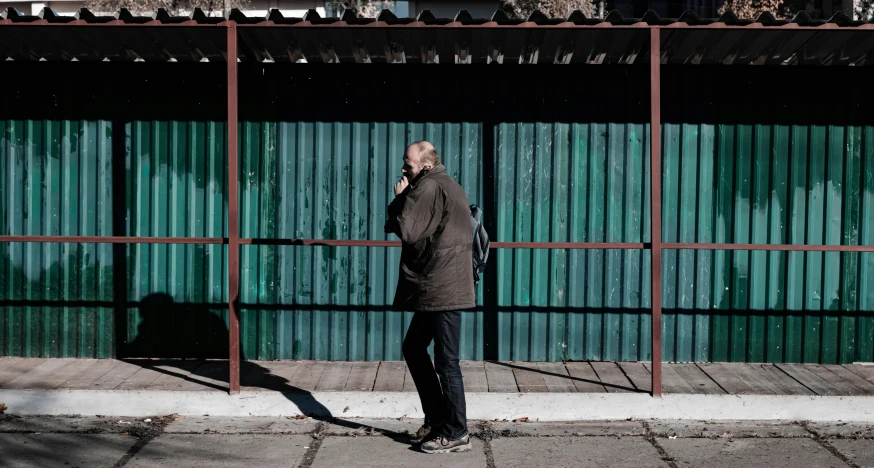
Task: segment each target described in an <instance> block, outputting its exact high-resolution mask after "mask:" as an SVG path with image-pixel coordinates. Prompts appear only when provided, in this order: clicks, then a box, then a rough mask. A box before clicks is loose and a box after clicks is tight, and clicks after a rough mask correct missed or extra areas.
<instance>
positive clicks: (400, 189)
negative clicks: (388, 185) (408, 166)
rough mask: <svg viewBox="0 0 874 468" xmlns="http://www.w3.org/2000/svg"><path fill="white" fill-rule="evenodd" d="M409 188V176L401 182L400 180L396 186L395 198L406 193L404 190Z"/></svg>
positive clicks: (404, 177) (402, 178)
mask: <svg viewBox="0 0 874 468" xmlns="http://www.w3.org/2000/svg"><path fill="white" fill-rule="evenodd" d="M409 186H410V181H409V180H407V176H403V177H401V180H399V181H398V183H396V184H395V196H398V195H400V194H402V193H404V190H406V189H407V187H409Z"/></svg>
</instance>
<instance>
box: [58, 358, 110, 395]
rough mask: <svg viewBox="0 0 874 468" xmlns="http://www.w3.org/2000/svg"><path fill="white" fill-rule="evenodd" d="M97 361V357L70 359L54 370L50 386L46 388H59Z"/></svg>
mask: <svg viewBox="0 0 874 468" xmlns="http://www.w3.org/2000/svg"><path fill="white" fill-rule="evenodd" d="M98 362H99V360H98V359H70V362H69V363H67V365H65V366H64V367H63V368H61V369H58V371H57V372H55V375H54V376H53V377H52V383H51V386H48V387H46V388H61V387H62V386H63V385H65V384H66V383H67V382H69V381H70V380H71V379H74V378H76V377H78V376H80V375H82V374H84V373H86V372H87V371H88V369H89V368H90V367H91V366H93V365H94V364H97V363H98Z"/></svg>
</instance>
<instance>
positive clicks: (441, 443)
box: [421, 434, 470, 453]
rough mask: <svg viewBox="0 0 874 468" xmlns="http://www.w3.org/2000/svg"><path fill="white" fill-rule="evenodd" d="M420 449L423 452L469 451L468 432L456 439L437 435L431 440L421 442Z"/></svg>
mask: <svg viewBox="0 0 874 468" xmlns="http://www.w3.org/2000/svg"><path fill="white" fill-rule="evenodd" d="M421 448H422V451H423V452H425V453H451V452H468V451H470V434H467V435H465V436H464V437H462V438H460V439H456V440H452V439H447V438H446V437H444V436H438V437H436V438H435V439H433V440H429V441H427V442H424V443H422V446H421Z"/></svg>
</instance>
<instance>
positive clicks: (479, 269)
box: [470, 205, 489, 286]
mask: <svg viewBox="0 0 874 468" xmlns="http://www.w3.org/2000/svg"><path fill="white" fill-rule="evenodd" d="M482 217H483V210H481V209H480V208H479V207H478V206H476V205H470V226H471V228H473V284H474V286H476V285H478V284H479V280H480V276H481V275H482V274H483V273H484V272H485V271H486V262H488V261H489V235H488V233H486V228H485V227H483V223H482Z"/></svg>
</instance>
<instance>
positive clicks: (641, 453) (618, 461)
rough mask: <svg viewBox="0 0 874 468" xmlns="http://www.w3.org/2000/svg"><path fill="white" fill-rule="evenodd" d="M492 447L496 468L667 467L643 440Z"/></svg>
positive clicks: (512, 442)
mask: <svg viewBox="0 0 874 468" xmlns="http://www.w3.org/2000/svg"><path fill="white" fill-rule="evenodd" d="M491 445H492V456H493V457H494V460H495V466H497V467H499V468H530V467H541V466H544V467H545V466H550V467H551V466H556V467H559V466H561V467H564V466H574V467H580V468H584V467H604V466H609V467H640V468H643V467H665V466H668V465H667V463H666V462H665V461H663V460H662V459H661V455H659V453H658V451H656V449H655V447H653V446H652V445H651V444H650V443H649V442H647V441H646V440H645V439H643V438H642V437H624V438H618V437H520V438H506V439H497V440H493V441H492V443H491Z"/></svg>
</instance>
